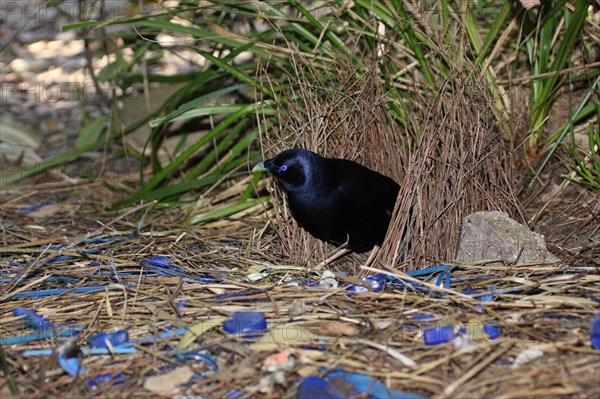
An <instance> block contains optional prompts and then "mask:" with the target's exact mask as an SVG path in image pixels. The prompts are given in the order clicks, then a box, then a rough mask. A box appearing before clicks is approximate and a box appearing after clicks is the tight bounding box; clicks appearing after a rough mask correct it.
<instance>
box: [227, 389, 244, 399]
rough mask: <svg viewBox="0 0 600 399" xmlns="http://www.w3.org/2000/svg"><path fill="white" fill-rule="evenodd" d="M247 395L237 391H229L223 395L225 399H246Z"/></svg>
mask: <svg viewBox="0 0 600 399" xmlns="http://www.w3.org/2000/svg"><path fill="white" fill-rule="evenodd" d="M248 397H249V396H248V394H247V393H246V392H244V391H240V390H237V389H234V390H232V391H229V392H228V393H227V394H225V396H224V398H225V399H243V398H248Z"/></svg>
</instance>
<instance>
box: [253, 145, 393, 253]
mask: <svg viewBox="0 0 600 399" xmlns="http://www.w3.org/2000/svg"><path fill="white" fill-rule="evenodd" d="M258 170H263V171H268V172H270V173H271V174H273V176H274V177H275V179H276V180H277V182H278V184H279V186H280V187H281V188H282V189H283V190H284V191H285V192H286V193H287V197H288V203H289V206H290V210H291V211H292V216H293V217H294V219H296V221H297V222H298V224H299V225H300V226H301V227H302V228H304V230H306V231H308V232H309V233H310V234H312V235H313V236H315V237H316V238H318V239H320V240H322V241H326V242H329V243H332V244H336V245H342V244H347V246H348V248H350V249H351V250H352V251H354V252H366V251H368V250H370V249H372V248H373V246H374V245H379V244H381V243H382V242H383V239H384V238H385V234H386V232H387V229H388V225H389V224H390V219H391V217H392V211H393V210H394V204H395V203H396V197H397V196H398V191H400V186H399V185H398V184H397V183H396V182H395V181H394V180H392V179H390V178H389V177H387V176H384V175H382V174H380V173H377V172H375V171H373V170H371V169H369V168H367V167H365V166H363V165H360V164H358V163H356V162H352V161H349V160H347V159H338V158H324V157H322V156H320V155H319V154H315V153H314V152H311V151H308V150H304V149H300V148H293V149H289V150H285V151H283V152H281V153H280V154H279V155H277V156H275V157H274V158H271V159H269V160H267V161H264V162H261V163H259V164H258V165H256V166H255V167H254V171H258Z"/></svg>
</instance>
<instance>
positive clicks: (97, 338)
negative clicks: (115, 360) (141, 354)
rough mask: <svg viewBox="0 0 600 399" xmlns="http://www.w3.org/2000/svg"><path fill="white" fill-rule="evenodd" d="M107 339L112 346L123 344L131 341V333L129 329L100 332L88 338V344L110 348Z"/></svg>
mask: <svg viewBox="0 0 600 399" xmlns="http://www.w3.org/2000/svg"><path fill="white" fill-rule="evenodd" d="M107 341H108V342H109V343H110V346H112V347H115V346H119V345H123V344H125V343H127V342H129V333H128V332H127V330H117V331H115V332H112V333H107V332H99V333H96V334H94V335H92V336H91V337H90V338H88V340H87V342H88V344H89V345H90V346H92V347H94V348H108V344H107Z"/></svg>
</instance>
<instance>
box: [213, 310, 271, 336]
mask: <svg viewBox="0 0 600 399" xmlns="http://www.w3.org/2000/svg"><path fill="white" fill-rule="evenodd" d="M223 329H224V330H225V331H226V332H227V333H229V334H232V335H233V334H235V335H239V336H240V337H241V338H246V339H254V338H259V337H261V336H262V335H263V334H264V333H265V332H266V331H267V320H266V319H265V315H264V314H262V313H261V312H235V313H233V314H232V315H231V316H230V317H229V319H227V320H225V322H224V323H223Z"/></svg>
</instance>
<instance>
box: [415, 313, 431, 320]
mask: <svg viewBox="0 0 600 399" xmlns="http://www.w3.org/2000/svg"><path fill="white" fill-rule="evenodd" d="M411 319H412V320H431V319H435V316H434V315H432V314H429V313H420V314H416V315H413V317H411Z"/></svg>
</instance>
